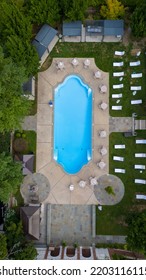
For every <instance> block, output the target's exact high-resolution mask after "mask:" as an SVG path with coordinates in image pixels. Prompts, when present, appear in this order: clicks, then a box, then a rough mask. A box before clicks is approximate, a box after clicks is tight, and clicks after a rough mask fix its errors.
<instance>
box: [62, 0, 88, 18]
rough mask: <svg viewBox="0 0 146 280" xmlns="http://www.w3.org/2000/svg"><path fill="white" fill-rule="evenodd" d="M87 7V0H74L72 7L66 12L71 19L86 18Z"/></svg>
mask: <svg viewBox="0 0 146 280" xmlns="http://www.w3.org/2000/svg"><path fill="white" fill-rule="evenodd" d="M87 8H88V1H87V0H73V1H72V2H71V6H70V9H69V10H68V11H67V12H66V17H67V18H68V19H69V20H71V21H75V20H84V19H85V12H86V10H87Z"/></svg>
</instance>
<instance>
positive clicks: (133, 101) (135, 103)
mask: <svg viewBox="0 0 146 280" xmlns="http://www.w3.org/2000/svg"><path fill="white" fill-rule="evenodd" d="M131 104H132V105H138V104H142V99H137V100H131Z"/></svg>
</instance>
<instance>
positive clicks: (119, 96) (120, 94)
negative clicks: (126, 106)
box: [112, 93, 123, 98]
mask: <svg viewBox="0 0 146 280" xmlns="http://www.w3.org/2000/svg"><path fill="white" fill-rule="evenodd" d="M122 96H123V94H122V93H119V94H112V98H121V97H122Z"/></svg>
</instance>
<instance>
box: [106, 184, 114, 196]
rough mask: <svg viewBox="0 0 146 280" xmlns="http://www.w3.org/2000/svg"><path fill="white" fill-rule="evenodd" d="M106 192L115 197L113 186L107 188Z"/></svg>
mask: <svg viewBox="0 0 146 280" xmlns="http://www.w3.org/2000/svg"><path fill="white" fill-rule="evenodd" d="M105 191H106V192H107V193H108V194H111V195H115V193H114V191H113V188H112V187H111V186H108V187H106V188H105Z"/></svg>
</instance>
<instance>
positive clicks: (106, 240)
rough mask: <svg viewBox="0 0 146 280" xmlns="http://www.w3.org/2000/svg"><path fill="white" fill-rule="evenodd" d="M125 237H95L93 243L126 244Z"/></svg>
mask: <svg viewBox="0 0 146 280" xmlns="http://www.w3.org/2000/svg"><path fill="white" fill-rule="evenodd" d="M125 239H126V236H123V235H96V237H95V239H94V242H95V244H96V243H121V244H124V243H126V241H125Z"/></svg>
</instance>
